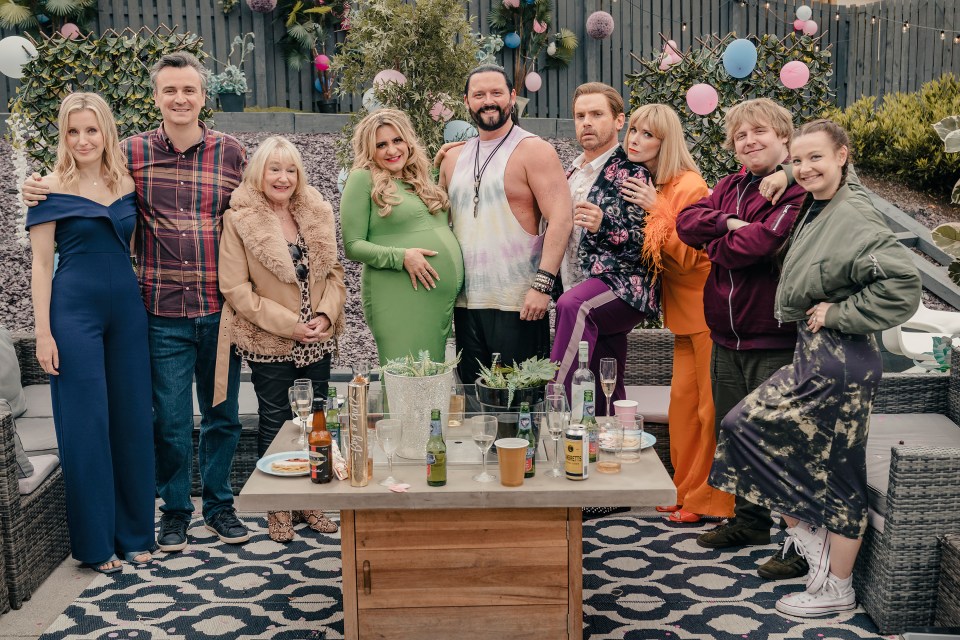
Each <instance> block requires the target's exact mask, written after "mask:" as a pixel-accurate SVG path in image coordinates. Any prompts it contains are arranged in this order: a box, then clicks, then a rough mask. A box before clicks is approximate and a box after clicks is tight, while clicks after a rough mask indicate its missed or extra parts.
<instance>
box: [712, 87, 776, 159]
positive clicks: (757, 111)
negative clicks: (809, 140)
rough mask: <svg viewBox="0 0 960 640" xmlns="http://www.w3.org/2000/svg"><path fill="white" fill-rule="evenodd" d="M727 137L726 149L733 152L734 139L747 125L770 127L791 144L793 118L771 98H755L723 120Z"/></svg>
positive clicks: (741, 104) (739, 105)
mask: <svg viewBox="0 0 960 640" xmlns="http://www.w3.org/2000/svg"><path fill="white" fill-rule="evenodd" d="M723 123H724V127H725V128H726V132H727V137H726V139H725V140H724V141H723V147H724V148H725V149H729V150H731V151H732V150H733V149H734V145H733V137H734V135H736V133H737V131H738V130H739V129H740V127H742V126H743V125H744V124H745V123H749V124H752V125H754V126H758V125H770V127H771V128H773V130H774V132H776V134H777V137H780V138H786V139H787V142H790V137H791V136H792V135H793V117H792V116H791V115H790V112H789V111H787V110H786V109H784V108H783V107H782V106H780V105H779V104H777V103H776V102H774V101H773V100H771V99H770V98H755V99H753V100H747V101H746V102H741V103H740V104H737V105H734V106H733V107H732V108H731V109H730V110H729V111H727V114H726V116H724V118H723Z"/></svg>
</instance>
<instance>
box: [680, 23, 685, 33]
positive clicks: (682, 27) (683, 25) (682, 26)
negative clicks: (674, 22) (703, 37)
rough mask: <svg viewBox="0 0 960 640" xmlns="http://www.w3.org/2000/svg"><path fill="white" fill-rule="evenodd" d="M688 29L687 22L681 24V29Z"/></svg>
mask: <svg viewBox="0 0 960 640" xmlns="http://www.w3.org/2000/svg"><path fill="white" fill-rule="evenodd" d="M686 30H687V23H686V22H684V23H683V24H682V25H680V31H686Z"/></svg>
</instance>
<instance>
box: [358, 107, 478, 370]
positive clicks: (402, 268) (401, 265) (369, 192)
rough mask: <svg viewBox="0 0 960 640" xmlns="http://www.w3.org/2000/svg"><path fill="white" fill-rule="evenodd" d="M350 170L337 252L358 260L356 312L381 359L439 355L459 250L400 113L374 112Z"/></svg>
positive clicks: (443, 201) (457, 283)
mask: <svg viewBox="0 0 960 640" xmlns="http://www.w3.org/2000/svg"><path fill="white" fill-rule="evenodd" d="M353 154H354V161H353V170H352V171H351V172H350V176H349V178H347V184H346V186H345V187H344V190H343V197H342V198H341V201H340V202H341V204H340V224H341V227H342V229H343V246H344V252H345V253H346V255H347V257H348V258H349V259H351V260H356V261H358V262H362V263H363V265H364V266H363V278H362V287H361V293H362V298H363V314H364V317H365V318H366V321H367V325H369V327H370V331H371V332H372V333H373V338H374V340H376V342H377V351H378V352H379V355H380V364H383V363H384V362H386V360H388V359H390V358H399V357H402V356H406V355H408V354H412V355H414V356H416V355H417V353H418V352H419V351H420V350H428V351H429V352H430V357H431V358H432V359H434V360H443V357H444V350H445V348H446V340H447V337H448V336H449V335H450V328H451V318H452V317H453V303H454V301H456V299H457V294H458V293H459V292H460V287H461V286H462V285H463V255H462V254H461V252H460V244H459V243H458V242H457V239H456V237H454V235H453V232H452V231H451V230H450V227H449V226H448V223H449V208H450V203H449V201H448V200H447V194H446V192H444V190H443V189H442V188H440V187H439V186H437V185H436V184H435V183H434V182H433V179H432V176H431V174H430V164H429V161H428V160H427V156H426V154H425V153H424V151H423V148H422V147H421V146H420V143H419V141H418V140H417V137H416V134H415V133H414V131H413V127H412V126H411V124H410V120H409V119H408V118H407V116H406V114H404V113H403V112H402V111H397V110H396V109H380V110H378V111H374V112H373V113H371V114H370V115H368V116H367V117H365V118H364V119H363V120H361V121H360V123H359V124H358V125H357V128H356V130H355V132H354V135H353Z"/></svg>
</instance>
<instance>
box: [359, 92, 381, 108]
mask: <svg viewBox="0 0 960 640" xmlns="http://www.w3.org/2000/svg"><path fill="white" fill-rule="evenodd" d="M363 108H364V109H366V110H367V111H371V112H372V111H376V110H377V109H382V108H383V105H382V104H380V101H379V100H377V97H376V96H375V95H374V94H373V89H367V90H366V91H365V92H364V94H363Z"/></svg>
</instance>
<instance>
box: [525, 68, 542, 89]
mask: <svg viewBox="0 0 960 640" xmlns="http://www.w3.org/2000/svg"><path fill="white" fill-rule="evenodd" d="M523 85H524V86H525V87H526V88H527V91H539V90H540V87H542V86H543V78H541V77H540V74H539V73H537V72H536V71H531V72H530V73H528V74H527V77H526V78H524V80H523Z"/></svg>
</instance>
